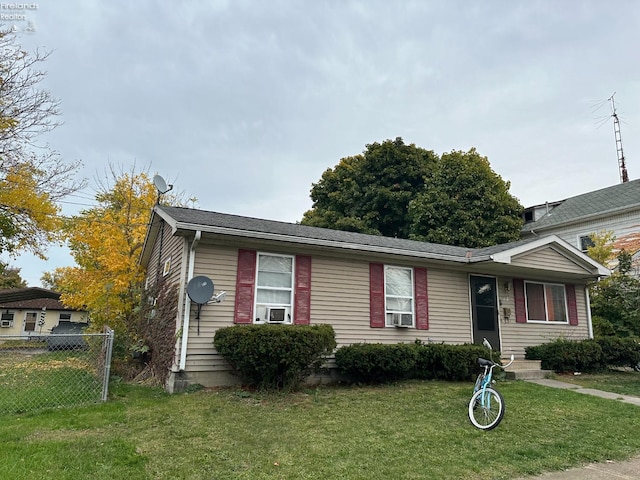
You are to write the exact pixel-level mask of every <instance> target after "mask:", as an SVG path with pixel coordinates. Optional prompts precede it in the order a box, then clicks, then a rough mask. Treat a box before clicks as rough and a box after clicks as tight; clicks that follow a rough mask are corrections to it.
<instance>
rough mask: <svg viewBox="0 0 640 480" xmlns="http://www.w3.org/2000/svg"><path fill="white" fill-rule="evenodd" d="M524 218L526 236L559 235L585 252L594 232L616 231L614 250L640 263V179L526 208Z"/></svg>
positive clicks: (637, 265) (613, 263)
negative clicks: (623, 251)
mask: <svg viewBox="0 0 640 480" xmlns="http://www.w3.org/2000/svg"><path fill="white" fill-rule="evenodd" d="M524 220H525V224H524V227H523V228H522V237H523V238H531V237H536V236H545V235H557V236H558V237H560V238H561V239H563V240H564V241H566V242H567V243H569V244H571V245H573V246H574V247H576V248H578V249H579V250H581V251H582V252H585V253H586V251H587V247H589V246H590V245H592V242H591V238H590V236H591V235H592V234H594V233H600V232H613V233H614V235H615V237H616V240H615V243H614V253H617V252H619V251H620V250H622V249H625V250H626V251H627V252H629V253H630V254H631V255H633V256H634V260H635V261H636V265H635V266H636V268H638V267H640V264H639V263H638V261H639V260H640V259H638V258H637V257H640V255H638V252H639V251H640V180H632V181H630V182H626V183H621V184H619V185H614V186H612V187H607V188H603V189H600V190H596V191H594V192H588V193H584V194H582V195H577V196H575V197H571V198H567V199H566V200H561V201H558V202H552V203H546V204H543V205H536V206H533V207H529V208H526V209H525V211H524ZM616 263H617V261H614V262H612V263H611V264H610V265H608V266H609V267H615V265H616Z"/></svg>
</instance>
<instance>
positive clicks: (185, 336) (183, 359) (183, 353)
mask: <svg viewBox="0 0 640 480" xmlns="http://www.w3.org/2000/svg"><path fill="white" fill-rule="evenodd" d="M201 236H202V232H201V231H200V230H197V231H196V234H195V235H194V237H193V242H192V243H191V248H190V250H189V268H188V270H187V283H189V280H191V279H192V278H193V270H194V268H195V263H196V247H197V246H198V243H200V237H201ZM190 313H191V299H190V298H189V295H187V298H186V299H185V301H184V320H183V322H182V347H181V348H180V370H184V368H185V366H186V365H187V342H188V340H189V316H190Z"/></svg>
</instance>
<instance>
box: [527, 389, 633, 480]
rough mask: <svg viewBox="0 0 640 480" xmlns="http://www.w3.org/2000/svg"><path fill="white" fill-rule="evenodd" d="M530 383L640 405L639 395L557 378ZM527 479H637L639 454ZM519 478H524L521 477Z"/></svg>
mask: <svg viewBox="0 0 640 480" xmlns="http://www.w3.org/2000/svg"><path fill="white" fill-rule="evenodd" d="M527 381H528V382H531V383H536V384H538V385H544V386H546V387H553V388H562V389H566V390H573V391H574V392H578V393H583V394H585V395H594V396H596V397H602V398H608V399H611V400H618V401H620V402H624V403H631V404H633V405H637V406H639V407H640V397H633V396H630V395H620V394H618V393H611V392H604V391H602V390H596V389H593V388H582V387H580V386H578V385H573V384H571V383H565V382H559V381H558V380H550V379H547V378H541V379H535V380H527ZM526 478H527V479H528V480H533V479H538V480H601V479H608V480H617V479H639V478H640V456H638V457H634V458H631V459H629V460H625V461H622V462H614V461H610V460H607V461H606V462H604V463H590V464H589V465H585V466H583V467H579V468H572V469H570V470H564V471H562V472H549V473H545V474H543V475H539V476H537V477H526ZM519 480H525V478H521V479H519Z"/></svg>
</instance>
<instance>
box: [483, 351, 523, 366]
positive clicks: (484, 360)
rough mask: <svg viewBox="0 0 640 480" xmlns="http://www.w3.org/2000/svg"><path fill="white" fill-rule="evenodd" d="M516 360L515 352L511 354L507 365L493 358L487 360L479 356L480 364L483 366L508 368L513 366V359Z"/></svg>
mask: <svg viewBox="0 0 640 480" xmlns="http://www.w3.org/2000/svg"><path fill="white" fill-rule="evenodd" d="M514 360H515V357H514V356H513V354H512V355H511V359H510V361H509V363H507V364H506V365H500V364H499V363H496V362H494V361H493V360H487V359H486V358H478V364H479V365H480V366H481V367H501V368H508V367H509V366H511V364H512V363H513V361H514Z"/></svg>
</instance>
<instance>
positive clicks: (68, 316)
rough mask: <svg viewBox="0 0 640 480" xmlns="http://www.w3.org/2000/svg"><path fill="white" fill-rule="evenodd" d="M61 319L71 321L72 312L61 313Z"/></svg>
mask: <svg viewBox="0 0 640 480" xmlns="http://www.w3.org/2000/svg"><path fill="white" fill-rule="evenodd" d="M59 319H60V320H62V321H64V322H70V321H71V314H70V313H61V314H60V318H59Z"/></svg>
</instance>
